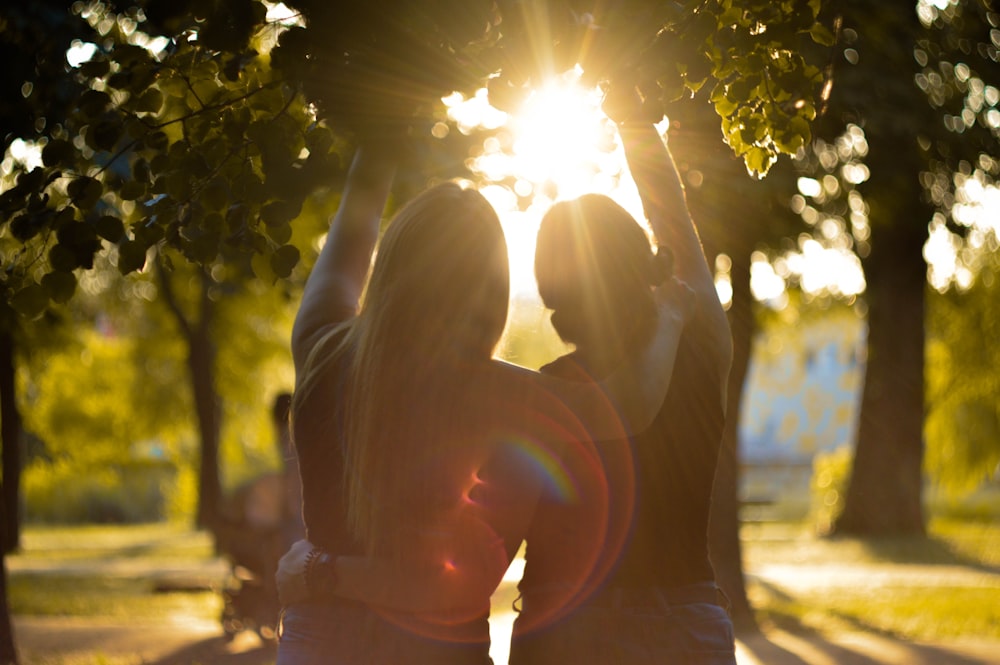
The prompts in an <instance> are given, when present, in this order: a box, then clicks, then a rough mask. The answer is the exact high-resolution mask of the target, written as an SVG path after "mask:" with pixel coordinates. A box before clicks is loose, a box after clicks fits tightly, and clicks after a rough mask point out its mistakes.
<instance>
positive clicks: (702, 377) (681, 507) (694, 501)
mask: <svg viewBox="0 0 1000 665" xmlns="http://www.w3.org/2000/svg"><path fill="white" fill-rule="evenodd" d="M694 337H695V336H694V335H692V334H688V333H685V334H684V335H683V336H682V338H681V341H680V346H679V348H678V351H677V360H676V362H675V365H674V370H673V379H672V381H671V383H670V387H669V390H668V392H667V397H666V400H665V402H664V404H663V407H662V408H661V410H660V412H659V414H658V415H657V417H656V419H655V420H654V422H653V424H652V426H651V427H650V429H649V430H647V431H646V432H643V433H642V434H641V435H638V436H635V437H633V438H632V439H626V440H622V441H620V442H602V443H601V444H599V445H598V446H597V450H598V452H599V454H600V462H601V465H602V467H603V472H604V480H605V483H606V485H605V486H604V487H602V483H601V479H600V478H599V477H595V476H594V475H592V476H590V477H586V476H577V477H578V478H583V479H584V484H583V485H582V486H581V487H580V489H581V492H587V491H590V492H592V493H593V494H595V495H596V496H598V497H602V495H603V496H604V497H606V498H605V499H604V500H605V501H606V506H605V507H603V508H602V507H601V506H599V505H594V503H595V502H594V501H593V500H591V501H587V500H585V499H581V498H580V497H579V496H577V497H570V496H568V495H566V494H560V493H559V492H557V491H554V486H553V485H551V484H550V485H549V486H547V487H546V491H545V492H544V493H543V496H542V499H541V501H540V503H539V505H538V508H537V512H536V516H535V519H534V520H533V522H532V526H531V529H530V531H529V534H528V537H527V550H526V567H525V571H524V575H523V578H522V580H521V583H520V586H519V589H520V591H521V594H522V606H523V612H522V616H521V618H522V619H524V622H523V624H524V625H525V626H526V627H527V628H529V629H530V628H532V627H534V626H536V625H537V624H534V622H536V621H537V622H542V621H544V622H547V621H548V620H550V619H552V618H554V617H555V616H558V615H562V614H565V613H567V612H569V611H571V610H572V609H573V608H574V607H575V606H578V605H579V604H580V603H581V602H583V601H584V600H585V599H586V598H587V597H588V596H590V595H591V594H592V593H593V591H594V590H595V589H597V588H600V587H602V586H604V587H623V588H640V587H646V586H652V585H656V586H662V587H674V586H680V585H685V584H691V583H696V582H704V581H711V580H714V572H713V570H712V565H711V563H710V562H709V558H708V515H709V507H710V502H711V495H712V484H713V481H714V476H715V467H716V463H717V460H718V456H719V448H720V446H721V441H722V433H723V427H724V424H725V416H724V413H723V410H722V404H721V402H720V394H719V391H720V384H719V381H718V380H717V378H716V377H717V376H718V370H717V364H716V361H715V360H714V359H713V358H712V357H710V356H708V355H707V354H706V351H705V349H704V348H703V346H700V345H699V344H698V343H697V340H696V339H694ZM542 371H543V372H547V373H550V374H554V375H558V376H563V377H567V378H577V379H586V378H587V377H588V374H587V370H586V366H585V364H584V362H583V359H582V358H581V357H580V355H579V354H577V353H572V354H569V355H567V356H563V357H562V358H559V359H558V360H556V361H555V362H553V363H551V364H549V365H547V366H546V367H544V368H542ZM602 515H603V521H602ZM531 613H537V615H536V616H534V617H532V616H531ZM519 620H520V619H519Z"/></svg>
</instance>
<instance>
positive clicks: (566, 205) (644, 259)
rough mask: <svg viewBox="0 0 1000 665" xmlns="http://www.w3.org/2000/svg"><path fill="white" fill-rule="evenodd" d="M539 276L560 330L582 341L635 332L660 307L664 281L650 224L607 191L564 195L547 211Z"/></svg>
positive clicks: (541, 230) (541, 234)
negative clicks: (655, 289) (657, 297)
mask: <svg viewBox="0 0 1000 665" xmlns="http://www.w3.org/2000/svg"><path fill="white" fill-rule="evenodd" d="M535 277H536V279H537V281H538V291H539V294H540V295H541V297H542V300H543V302H544V303H545V306H546V307H548V308H550V309H552V310H554V311H555V312H556V313H558V314H560V316H559V320H558V321H559V323H557V318H556V314H554V315H553V324H554V325H556V328H557V332H558V333H559V334H560V336H562V337H563V338H564V339H566V341H569V342H574V343H577V344H579V343H580V341H581V340H582V339H593V337H594V336H595V334H596V332H597V331H600V333H601V334H602V335H603V336H605V337H608V336H612V337H615V338H617V339H606V340H604V341H606V342H615V341H621V338H624V337H629V336H631V335H634V334H635V333H636V325H638V323H639V322H640V321H642V320H644V319H647V318H649V317H650V316H651V315H652V313H653V300H652V296H651V292H650V286H652V285H655V284H658V283H659V282H661V281H663V279H662V278H663V276H662V275H659V274H658V272H657V263H656V261H655V258H654V255H653V253H652V250H651V248H650V244H649V239H648V237H647V236H646V233H645V231H644V230H643V229H642V227H640V226H639V224H638V223H637V222H636V221H635V219H633V217H632V215H630V214H629V213H628V211H626V210H625V209H624V208H622V207H621V206H620V205H618V204H617V203H615V202H614V201H613V200H612V199H610V198H608V197H607V196H603V195H600V194H587V195H584V196H581V197H579V198H577V199H573V200H570V201H561V202H559V203H556V204H555V205H553V206H552V207H551V208H550V209H549V211H548V212H547V213H546V214H545V216H544V217H543V218H542V222H541V226H540V227H539V231H538V241H537V244H536V250H535ZM630 319H634V320H635V322H636V325H630V324H629V320H630ZM584 328H586V329H584Z"/></svg>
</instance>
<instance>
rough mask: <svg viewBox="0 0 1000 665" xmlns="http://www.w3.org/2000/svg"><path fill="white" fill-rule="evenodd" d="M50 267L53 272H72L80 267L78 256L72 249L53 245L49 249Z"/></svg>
mask: <svg viewBox="0 0 1000 665" xmlns="http://www.w3.org/2000/svg"><path fill="white" fill-rule="evenodd" d="M49 265H50V266H52V269H53V270H61V271H63V272H70V271H71V270H74V269H75V268H77V267H79V263H78V262H77V260H76V254H75V253H74V252H73V250H72V249H70V248H69V247H67V246H66V245H63V244H58V245H52V247H50V248H49Z"/></svg>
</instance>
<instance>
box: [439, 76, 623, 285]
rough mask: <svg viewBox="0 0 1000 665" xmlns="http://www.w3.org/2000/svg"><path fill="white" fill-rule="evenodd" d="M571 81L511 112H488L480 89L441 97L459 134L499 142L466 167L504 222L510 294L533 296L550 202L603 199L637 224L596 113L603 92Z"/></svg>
mask: <svg viewBox="0 0 1000 665" xmlns="http://www.w3.org/2000/svg"><path fill="white" fill-rule="evenodd" d="M578 79H579V72H577V71H570V72H568V73H567V74H566V75H564V76H562V77H560V78H557V79H554V80H553V81H551V82H549V83H548V84H546V85H544V86H542V87H540V88H539V89H537V90H536V91H534V92H533V93H532V94H531V96H529V97H528V98H527V99H526V100H525V101H524V103H523V105H522V106H521V108H520V109H519V110H518V111H517V112H516V113H514V114H512V115H508V114H506V113H501V112H499V111H497V110H496V109H493V108H492V107H490V106H489V103H488V99H487V98H486V91H485V90H482V91H480V93H479V94H477V95H476V96H474V97H473V98H471V99H468V100H466V99H463V98H461V97H460V96H455V97H452V98H448V99H446V100H445V103H446V104H448V106H449V109H450V112H449V115H450V116H451V118H452V119H453V120H454V121H455V122H456V123H457V124H458V126H459V128H460V129H462V128H463V127H466V128H472V127H488V128H500V129H501V131H500V133H499V135H498V137H496V138H490V139H487V140H486V142H485V143H484V145H483V152H482V154H481V155H480V156H478V157H477V158H476V159H475V160H474V162H473V164H472V168H473V171H475V172H476V173H477V174H478V175H479V176H481V178H482V180H483V181H484V182H483V184H482V185H481V186H480V190H481V191H482V193H483V195H484V196H486V198H487V199H489V200H490V202H491V203H492V204H493V206H494V207H495V208H496V209H497V212H498V213H499V214H500V218H501V221H502V222H503V225H504V230H505V232H506V235H507V243H508V248H509V251H510V261H511V288H512V292H513V294H514V295H515V296H517V295H520V296H525V295H527V296H531V295H533V294H534V292H535V281H534V275H533V270H532V264H533V260H534V252H535V235H536V233H537V231H538V224H539V221H540V220H541V216H542V215H543V214H544V213H545V211H546V210H547V209H548V208H549V206H551V205H552V203H553V202H554V201H556V200H560V199H568V198H573V197H576V196H580V195H582V194H585V193H588V192H597V193H602V194H607V195H608V196H611V197H612V198H614V199H615V200H617V201H618V202H619V203H620V204H621V205H622V206H624V207H625V208H626V209H627V210H629V211H630V212H632V213H633V215H635V216H636V217H637V219H642V216H641V204H640V203H639V198H638V194H637V193H636V192H635V186H634V184H632V181H631V178H630V177H629V176H628V172H627V169H625V160H624V156H623V154H622V152H621V149H620V147H619V146H618V145H617V138H616V135H615V131H614V127H613V125H612V124H611V123H610V122H609V121H608V119H607V117H606V116H605V115H604V113H603V112H602V111H601V101H602V98H603V96H602V93H601V91H600V90H599V89H597V88H593V89H587V88H584V87H583V86H581V85H580V84H579V82H578ZM501 183H503V184H501ZM525 202H527V203H526V204H525Z"/></svg>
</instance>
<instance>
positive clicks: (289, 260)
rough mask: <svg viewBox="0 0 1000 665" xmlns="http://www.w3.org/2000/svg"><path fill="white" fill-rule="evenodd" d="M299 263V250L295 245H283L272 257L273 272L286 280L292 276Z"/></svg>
mask: <svg viewBox="0 0 1000 665" xmlns="http://www.w3.org/2000/svg"><path fill="white" fill-rule="evenodd" d="M298 262H299V250H298V248H297V247H295V246H294V245H283V246H281V247H279V248H278V249H277V251H275V252H274V254H272V255H271V270H273V271H274V274H275V275H276V276H277V277H280V278H282V279H284V278H285V277H288V276H289V275H291V274H292V270H293V269H294V268H295V266H296V265H297V264H298Z"/></svg>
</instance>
